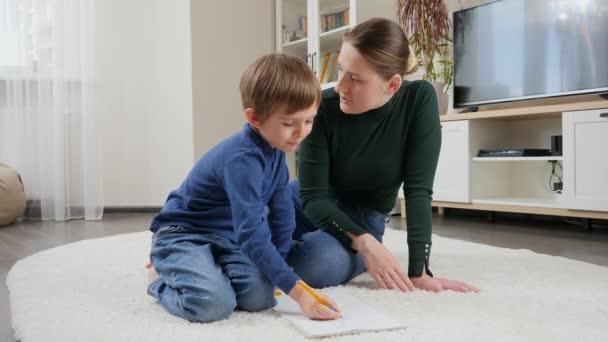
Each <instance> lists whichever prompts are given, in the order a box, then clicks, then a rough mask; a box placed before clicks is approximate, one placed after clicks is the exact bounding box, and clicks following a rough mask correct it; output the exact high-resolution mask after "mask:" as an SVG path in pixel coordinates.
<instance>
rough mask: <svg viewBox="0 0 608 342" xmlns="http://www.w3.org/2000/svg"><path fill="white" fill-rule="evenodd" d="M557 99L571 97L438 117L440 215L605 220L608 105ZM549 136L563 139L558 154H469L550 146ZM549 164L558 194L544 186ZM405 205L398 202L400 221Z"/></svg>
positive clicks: (607, 208) (437, 204) (436, 192)
mask: <svg viewBox="0 0 608 342" xmlns="http://www.w3.org/2000/svg"><path fill="white" fill-rule="evenodd" d="M564 101H573V100H572V98H568V99H557V100H552V102H550V101H548V100H544V101H543V102H540V103H539V102H537V104H536V105H530V103H528V104H527V107H520V108H513V107H511V108H502V109H501V108H498V109H493V110H483V109H481V108H480V111H478V112H475V113H466V114H448V115H443V116H441V124H442V139H443V140H442V147H441V154H440V157H439V164H438V166H437V173H436V175H435V184H434V188H433V192H434V195H433V202H432V205H433V206H434V207H437V208H438V212H439V214H443V212H444V208H460V209H474V210H487V211H490V212H514V213H528V214H541V215H555V216H566V217H581V218H589V219H608V114H605V113H608V101H606V100H603V99H601V98H599V97H597V96H595V97H585V98H582V99H578V101H579V102H566V103H564ZM556 102H562V103H556ZM511 106H512V105H511ZM503 107H504V106H503ZM552 135H562V136H563V138H562V139H563V149H564V151H563V156H555V157H518V158H509V157H506V158H477V157H476V156H477V152H478V151H479V150H480V149H505V148H544V149H550V148H551V146H550V145H551V139H550V138H551V136H552ZM551 161H555V162H558V163H559V164H560V165H561V166H562V167H563V172H562V170H560V169H559V167H557V168H556V169H557V171H558V174H559V175H560V176H561V177H562V179H563V191H562V193H561V194H558V193H555V192H553V191H552V190H551V188H550V187H549V177H550V175H551V167H552V163H551ZM405 205H406V203H405V200H404V199H403V198H401V209H402V210H401V213H402V217H405Z"/></svg>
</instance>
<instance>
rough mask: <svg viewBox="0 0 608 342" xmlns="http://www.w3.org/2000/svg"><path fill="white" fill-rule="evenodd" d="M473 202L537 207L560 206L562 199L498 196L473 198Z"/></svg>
mask: <svg viewBox="0 0 608 342" xmlns="http://www.w3.org/2000/svg"><path fill="white" fill-rule="evenodd" d="M471 203H473V204H495V205H512V206H524V207H537V208H561V207H562V204H563V203H562V200H561V199H559V198H541V197H536V198H534V197H499V198H483V199H481V198H480V199H474V200H472V201H471Z"/></svg>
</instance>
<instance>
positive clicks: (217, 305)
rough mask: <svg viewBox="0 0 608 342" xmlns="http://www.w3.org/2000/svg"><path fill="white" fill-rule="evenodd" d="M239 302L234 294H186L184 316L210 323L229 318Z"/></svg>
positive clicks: (191, 319)
mask: <svg viewBox="0 0 608 342" xmlns="http://www.w3.org/2000/svg"><path fill="white" fill-rule="evenodd" d="M236 306H237V303H236V300H235V298H234V296H222V295H220V294H217V295H215V296H213V297H209V296H205V297H197V296H185V297H184V306H183V311H184V312H183V313H182V314H181V315H179V316H183V317H184V318H186V319H188V320H189V321H193V322H201V323H210V322H215V321H221V320H223V319H226V318H228V316H230V315H231V314H232V313H233V312H234V310H235V309H236Z"/></svg>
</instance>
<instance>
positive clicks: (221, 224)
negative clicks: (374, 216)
mask: <svg viewBox="0 0 608 342" xmlns="http://www.w3.org/2000/svg"><path fill="white" fill-rule="evenodd" d="M288 181H289V173H288V171H287V166H286V164H285V153H284V152H282V151H279V150H277V149H274V148H272V146H270V145H269V144H268V143H267V142H266V141H265V140H264V139H263V138H262V137H261V136H260V135H259V133H257V132H256V131H255V130H254V129H253V128H251V127H250V126H249V125H248V124H247V125H245V127H243V129H242V130H241V131H240V132H238V133H236V134H234V135H233V136H231V137H229V138H227V139H226V140H224V141H222V142H221V143H219V144H218V145H216V146H215V147H214V148H212V149H211V150H210V151H209V152H207V153H206V154H205V155H204V156H203V157H202V158H201V159H200V160H199V161H198V162H197V163H196V164H195V165H194V167H193V168H192V170H191V171H190V174H189V175H188V177H187V178H186V180H185V181H184V182H183V183H182V184H181V185H180V186H179V188H178V189H177V190H175V191H173V192H171V194H169V197H168V199H167V202H166V203H165V206H164V207H163V209H162V210H161V212H160V213H159V214H158V215H156V216H155V217H154V219H153V220H152V224H151V226H150V230H151V231H152V232H155V231H156V230H158V229H159V228H161V227H164V226H168V225H180V226H183V227H187V228H191V229H194V230H197V231H200V232H201V233H213V234H217V235H220V236H223V237H226V238H228V239H231V240H232V241H234V242H236V243H238V244H239V246H241V250H242V251H243V252H244V253H245V255H247V256H248V257H249V259H250V260H251V261H252V262H253V263H254V264H255V265H256V266H257V267H258V269H259V270H260V271H261V272H262V273H263V274H264V275H265V276H266V277H267V278H268V279H270V281H271V282H272V283H273V284H274V285H276V286H278V287H279V288H280V289H281V290H283V291H284V292H285V293H288V292H289V291H290V290H291V289H292V287H293V286H294V285H295V283H296V282H297V281H298V280H299V277H298V276H297V275H296V274H295V273H294V272H293V269H292V268H291V267H289V266H288V265H287V263H286V262H285V258H286V257H287V253H288V252H289V250H290V249H291V243H292V234H293V231H294V229H295V213H294V207H293V200H292V199H291V195H290V192H289V189H288V187H287V183H288ZM266 206H268V209H269V212H268V219H266V217H265V212H264V211H265V207H266Z"/></svg>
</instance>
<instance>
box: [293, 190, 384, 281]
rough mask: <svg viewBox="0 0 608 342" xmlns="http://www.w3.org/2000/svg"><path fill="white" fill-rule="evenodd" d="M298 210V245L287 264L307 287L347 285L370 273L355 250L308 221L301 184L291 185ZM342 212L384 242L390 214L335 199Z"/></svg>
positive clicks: (296, 237)
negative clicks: (301, 194) (365, 273)
mask: <svg viewBox="0 0 608 342" xmlns="http://www.w3.org/2000/svg"><path fill="white" fill-rule="evenodd" d="M289 187H290V190H291V196H292V199H293V202H294V206H295V210H296V230H295V233H294V240H295V243H294V246H293V248H292V250H291V252H290V253H289V256H288V258H287V263H288V264H289V265H290V266H291V267H293V269H294V271H295V272H296V274H298V276H300V278H302V279H303V280H304V281H305V282H306V283H307V284H309V285H310V286H312V287H316V288H323V287H328V286H336V285H340V284H344V283H346V282H348V281H349V280H351V279H352V278H354V277H356V276H357V275H359V274H361V273H363V272H365V271H366V268H365V264H364V262H363V258H362V257H361V255H360V254H359V253H357V252H355V251H354V250H352V249H351V248H348V249H347V248H344V246H342V244H341V243H340V242H339V241H338V240H337V239H336V238H335V237H333V236H332V235H330V234H328V233H326V232H324V231H323V230H322V229H319V225H318V224H316V223H315V222H314V221H313V220H311V219H310V218H308V217H307V216H306V214H305V213H304V209H303V208H302V204H301V202H300V191H299V190H300V189H299V183H298V181H293V182H291V183H289ZM332 202H333V203H334V205H336V206H337V207H338V208H339V209H340V210H342V212H344V213H345V214H346V215H348V217H349V218H350V219H351V220H352V221H354V222H355V223H357V224H359V225H360V226H362V227H364V228H365V229H367V231H368V232H369V233H370V234H371V235H373V236H374V237H375V238H376V240H378V241H380V242H382V235H383V234H384V227H385V224H386V222H387V218H388V215H387V213H381V212H379V211H376V210H372V209H368V208H361V207H359V206H356V205H353V204H349V203H348V202H346V201H342V200H340V199H332Z"/></svg>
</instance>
